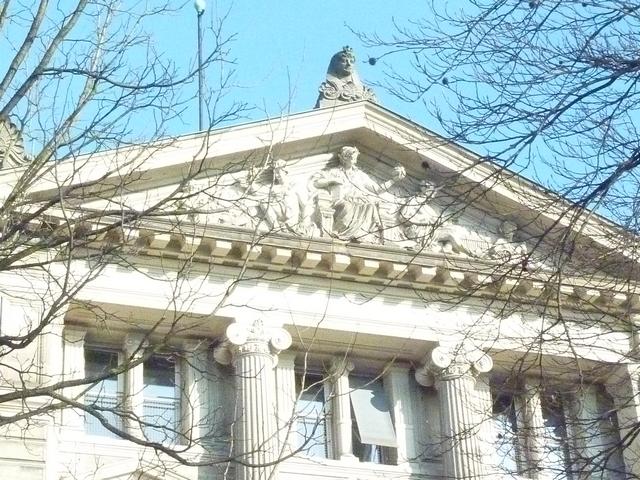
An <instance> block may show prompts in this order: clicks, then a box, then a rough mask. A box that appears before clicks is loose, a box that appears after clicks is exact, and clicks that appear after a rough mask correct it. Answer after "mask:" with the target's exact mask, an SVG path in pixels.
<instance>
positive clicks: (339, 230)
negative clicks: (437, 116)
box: [0, 102, 622, 267]
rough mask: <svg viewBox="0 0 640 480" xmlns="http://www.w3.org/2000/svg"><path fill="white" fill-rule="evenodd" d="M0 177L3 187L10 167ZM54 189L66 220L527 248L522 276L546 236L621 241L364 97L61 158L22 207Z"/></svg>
mask: <svg viewBox="0 0 640 480" xmlns="http://www.w3.org/2000/svg"><path fill="white" fill-rule="evenodd" d="M343 147H356V148H357V149H358V150H359V157H358V162H357V166H355V167H353V168H351V167H349V168H345V167H344V165H342V164H341V155H340V152H341V149H342V148H343ZM78 164H81V165H83V168H82V169H77V165H78ZM2 173H3V174H4V175H5V177H7V179H6V181H5V182H4V185H5V186H7V185H10V184H11V179H10V177H11V176H12V175H13V176H14V177H15V176H16V175H18V174H19V169H17V170H13V171H11V170H9V171H3V172H2ZM61 184H62V185H73V184H75V185H83V187H82V188H81V189H80V191H81V192H82V194H81V195H80V194H79V193H76V194H75V195H73V196H70V198H72V197H73V198H77V200H73V199H71V200H70V202H72V203H74V204H75V206H77V207H79V210H78V211H79V212H81V211H83V210H84V211H95V212H100V211H105V210H111V209H113V210H114V211H117V210H118V208H122V207H124V208H125V209H128V210H130V211H132V212H147V211H153V212H160V213H161V215H156V216H154V218H155V219H157V220H158V222H160V223H162V222H165V223H167V222H168V224H169V226H168V227H167V228H168V229H171V230H175V228H176V226H179V227H180V228H183V227H185V226H187V225H190V226H192V227H195V228H198V229H199V231H203V232H207V231H211V230H212V229H221V228H222V229H228V230H234V229H236V230H238V231H245V232H256V233H258V234H259V235H260V236H261V237H262V238H264V237H266V236H268V235H277V236H284V237H287V236H289V237H294V238H304V239H319V240H331V241H337V242H343V243H345V244H360V245H368V246H374V247H380V248H385V249H386V248H391V249H402V250H406V251H410V252H418V253H434V254H444V255H448V256H458V257H462V258H477V259H486V260H494V261H505V260H506V261H508V262H509V263H512V264H515V263H518V262H520V261H522V259H523V258H524V256H526V255H527V252H530V251H531V250H532V247H533V246H534V245H533V244H534V243H535V244H536V245H535V246H536V248H537V252H536V253H535V255H534V256H537V258H528V259H527V262H529V264H530V265H529V267H531V265H533V264H534V263H535V264H537V265H538V266H539V267H544V264H545V261H546V260H545V257H550V256H553V255H556V256H557V255H558V253H557V252H554V253H548V252H546V251H545V250H544V248H543V247H544V245H540V243H541V242H539V241H538V239H539V238H541V234H542V233H545V234H549V229H552V228H555V229H562V228H564V229H574V230H575V231H576V235H579V236H580V237H581V238H584V239H586V241H587V243H589V244H590V245H592V246H595V247H597V248H603V249H608V250H609V251H613V250H615V249H616V248H617V246H616V245H615V243H612V242H613V241H614V240H613V239H615V238H619V237H620V236H619V235H618V232H619V229H617V228H616V227H615V226H614V225H612V224H610V223H609V222H606V221H605V220H603V219H600V218H598V217H595V216H590V217H589V221H588V222H583V221H580V222H572V221H571V219H570V218H567V216H566V215H565V213H566V210H567V208H568V205H566V204H563V203H562V202H563V201H562V199H560V198H558V197H556V196H554V195H552V194H550V193H549V192H546V191H544V190H543V189H541V188H540V187H538V186H536V185H535V184H533V183H531V182H528V181H527V180H525V179H523V178H521V177H519V176H517V175H515V174H511V173H509V172H505V171H503V170H501V169H500V168H498V167H497V166H495V165H493V164H491V163H489V162H486V161H484V160H483V159H482V158H480V157H478V156H477V155H474V154H473V153H471V152H469V151H467V150H465V149H463V148H461V147H459V146H457V145H454V144H451V143H449V142H447V141H445V140H443V139H442V138H440V137H438V136H437V135H435V134H433V133H432V132H429V131H427V130H425V129H423V128H421V127H419V126H417V125H415V124H413V123H411V122H409V121H407V120H406V119H403V118H402V117H399V116H398V115H395V114H393V113H391V112H389V111H387V110H385V109H383V108H381V107H379V106H377V105H374V104H371V103H369V102H358V103H352V104H347V105H343V106H340V107H335V108H325V109H319V110H314V111H311V112H305V113H301V114H296V115H291V116H289V117H286V118H283V119H278V120H270V121H263V122H255V123H251V124H247V125H240V126H236V127H229V128H225V129H220V130H216V131H212V132H209V133H207V134H197V135H191V136H187V137H181V138H178V139H173V140H166V141H164V142H158V143H156V144H149V145H140V146H137V147H132V148H130V149H127V150H118V151H113V152H101V153H97V154H94V155H91V156H87V157H85V158H81V159H79V160H78V159H75V160H74V161H70V162H62V163H60V164H59V165H57V166H56V169H55V170H52V172H51V175H50V176H49V177H46V178H43V179H42V180H41V181H40V182H38V184H37V185H36V186H35V187H34V189H33V194H32V195H33V198H34V199H36V200H38V199H46V198H47V195H55V194H57V192H58V191H59V190H58V189H59V186H60V185H61ZM0 193H1V191H0ZM5 195H6V193H5ZM549 238H552V235H549ZM542 243H544V242H542ZM618 251H620V252H621V251H622V249H620V248H618ZM531 260H533V261H531Z"/></svg>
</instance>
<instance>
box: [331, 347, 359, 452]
mask: <svg viewBox="0 0 640 480" xmlns="http://www.w3.org/2000/svg"><path fill="white" fill-rule="evenodd" d="M353 368H354V366H353V363H351V362H350V361H348V360H346V359H344V358H339V359H336V360H334V362H333V365H332V367H331V372H330V373H331V378H332V385H333V392H332V393H333V395H332V399H331V401H332V404H331V407H332V408H331V411H332V412H333V415H334V432H333V438H334V439H335V447H334V449H335V450H334V454H335V457H336V458H337V459H338V460H350V461H357V458H356V456H355V455H354V454H353V439H352V430H351V428H352V425H351V400H350V398H349V391H350V386H349V374H350V373H351V372H352V371H353Z"/></svg>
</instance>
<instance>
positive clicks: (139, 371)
mask: <svg viewBox="0 0 640 480" xmlns="http://www.w3.org/2000/svg"><path fill="white" fill-rule="evenodd" d="M146 347H147V342H146V340H145V336H144V335H143V334H137V333H131V334H129V335H127V336H126V337H125V339H124V344H123V352H124V355H125V358H124V362H125V363H127V364H132V363H135V362H138V361H139V360H140V359H141V358H142V356H143V355H144V350H145V348H146ZM143 390H144V365H143V364H142V362H140V363H138V364H136V365H134V366H132V367H130V368H129V369H128V370H127V371H126V373H125V374H124V399H123V404H124V406H125V411H126V412H127V415H126V418H125V424H124V429H125V431H126V432H127V433H129V434H131V435H134V436H136V437H138V438H144V437H143V434H142V428H141V426H140V420H142V417H143V416H144V392H143Z"/></svg>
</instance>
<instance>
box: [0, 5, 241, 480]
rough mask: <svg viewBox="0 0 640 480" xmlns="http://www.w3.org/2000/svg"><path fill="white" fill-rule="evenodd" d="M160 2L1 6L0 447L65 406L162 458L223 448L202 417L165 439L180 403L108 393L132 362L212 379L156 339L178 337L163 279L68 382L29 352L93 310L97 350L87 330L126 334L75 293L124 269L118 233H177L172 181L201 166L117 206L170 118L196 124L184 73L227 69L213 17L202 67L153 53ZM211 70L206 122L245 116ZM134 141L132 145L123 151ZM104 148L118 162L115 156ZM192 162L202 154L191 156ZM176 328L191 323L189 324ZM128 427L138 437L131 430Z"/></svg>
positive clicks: (165, 143) (175, 288) (177, 196)
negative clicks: (148, 406)
mask: <svg viewBox="0 0 640 480" xmlns="http://www.w3.org/2000/svg"><path fill="white" fill-rule="evenodd" d="M176 8H182V6H181V7H174V6H173V2H168V1H167V2H134V4H127V3H126V2H125V4H123V3H122V2H118V1H110V0H105V1H87V0H78V1H73V2H67V1H54V2H50V1H46V0H43V1H39V2H21V1H7V2H3V3H2V6H0V32H2V40H0V50H2V52H3V53H2V55H1V56H2V60H1V61H0V167H1V168H3V170H2V173H1V174H0V175H1V176H2V177H3V179H2V187H1V188H0V189H1V190H2V194H1V195H0V196H1V205H0V219H1V221H0V223H1V232H0V251H1V253H0V263H1V266H0V272H1V273H0V275H1V276H2V277H3V285H4V287H6V288H2V297H3V299H4V300H3V301H4V304H3V307H2V308H3V315H2V320H1V325H0V372H1V373H0V377H1V380H0V382H1V383H2V387H1V388H0V426H1V427H2V432H3V433H2V437H3V438H4V439H5V440H7V441H10V439H16V438H17V439H20V438H24V437H25V435H26V433H25V432H27V431H29V430H28V429H29V428H31V427H33V426H36V425H39V424H40V423H39V422H41V421H42V419H43V418H49V419H51V421H52V422H53V424H54V425H58V424H59V422H60V420H61V416H64V415H69V413H68V412H71V411H72V409H74V411H75V412H76V413H75V414H74V415H79V416H80V417H79V418H82V417H83V418H84V419H85V421H86V422H88V423H90V424H91V425H93V428H96V429H101V430H102V431H103V432H105V434H108V435H112V436H115V437H120V438H124V439H126V440H129V441H130V442H132V444H138V445H141V446H148V447H151V449H152V450H153V449H156V451H158V452H161V453H163V454H164V455H165V457H166V458H168V459H172V460H173V461H176V462H182V463H189V462H190V461H192V460H189V452H190V451H191V450H190V449H192V448H193V447H194V446H200V445H201V444H202V443H203V442H204V441H205V440H204V439H205V438H206V439H208V441H211V442H214V441H215V438H214V437H216V435H218V436H220V438H225V439H226V438H227V436H226V434H224V435H223V434H222V433H221V432H222V430H223V427H222V420H220V419H219V418H215V419H211V418H208V419H206V425H207V428H208V430H206V431H205V427H204V425H200V424H199V423H198V424H190V427H189V428H188V429H183V430H180V431H178V429H177V427H176V425H175V423H174V422H173V420H170V419H169V417H168V416H172V418H173V417H176V416H177V417H180V416H182V417H184V416H185V415H186V416H189V415H190V413H189V411H190V409H189V405H184V404H183V410H184V411H183V412H182V413H181V412H177V413H176V412H173V411H172V410H171V409H175V405H173V406H172V405H169V406H167V405H164V406H163V405H159V406H156V410H155V412H151V413H144V415H140V414H138V413H135V408H133V406H132V405H131V404H130V403H127V400H126V399H123V397H122V396H121V395H120V393H121V390H122V386H121V385H120V386H117V387H114V388H115V389H114V390H110V388H111V387H112V386H113V384H114V382H115V383H117V382H121V380H117V379H119V378H120V379H122V378H123V376H124V374H125V373H126V372H128V371H131V370H132V369H133V368H134V367H136V366H138V365H141V364H148V365H150V366H152V365H153V364H155V365H156V367H158V369H159V370H158V369H157V370H158V371H159V372H161V373H163V372H164V373H166V372H176V367H175V364H177V363H182V364H184V365H191V368H190V371H191V372H192V375H197V376H199V377H200V379H201V383H206V382H207V381H209V380H210V379H211V378H212V376H214V373H212V372H210V371H209V370H207V369H206V368H205V367H203V365H206V362H205V363H202V362H201V363H198V364H197V365H196V364H195V363H193V362H194V360H193V358H195V357H194V351H195V350H197V349H199V348H201V347H202V345H198V344H197V343H193V342H192V343H191V344H189V345H190V347H186V346H185V345H180V346H178V345H176V343H175V342H172V338H174V336H175V335H176V334H178V333H183V332H184V330H185V329H186V328H187V327H186V325H185V323H186V320H185V319H184V318H183V317H182V316H181V315H180V314H178V313H177V311H176V308H175V299H176V298H177V297H178V296H179V290H180V288H181V283H180V278H181V277H180V275H179V274H178V275H174V276H173V278H172V280H166V283H167V289H168V291H169V292H170V294H169V295H168V296H167V298H166V299H165V300H166V302H165V303H166V304H165V305H164V307H165V309H166V317H165V318H163V320H162V321H161V322H158V323H156V324H153V325H149V326H148V327H149V328H147V329H146V330H145V331H146V333H145V334H144V335H141V336H139V337H136V338H134V339H133V340H131V341H132V342H133V343H130V345H129V349H128V350H127V351H126V352H124V353H122V354H121V355H120V356H117V355H115V356H114V355H113V352H112V351H110V350H109V349H104V348H102V349H96V350H94V351H93V353H92V355H93V357H95V358H93V357H92V358H93V360H92V359H91V358H89V357H87V366H88V368H87V371H86V374H85V372H76V373H75V374H73V373H71V370H72V369H73V366H72V365H68V364H67V365H64V364H63V363H62V359H61V358H55V357H50V356H45V358H42V355H41V352H43V351H46V350H47V349H48V347H49V346H51V345H59V346H62V343H61V342H62V341H63V336H65V335H67V333H68V332H67V333H64V330H63V325H62V322H63V317H64V316H66V315H69V313H70V312H73V311H78V312H80V311H83V312H85V313H87V314H90V315H91V316H93V320H94V322H93V335H94V341H95V342H98V344H99V342H100V335H99V331H100V330H101V329H112V328H115V329H116V330H118V329H119V328H121V327H122V326H123V325H125V324H128V325H129V326H130V327H132V326H135V321H133V324H132V320H131V318H128V317H129V315H128V314H123V315H122V316H121V317H118V315H117V313H114V312H105V311H102V310H101V309H100V308H98V307H97V306H96V305H92V304H91V302H90V301H88V299H87V298H86V297H85V298H84V299H82V298H81V296H80V295H79V294H80V292H82V291H86V289H88V288H90V286H91V284H92V282H94V281H95V280H96V279H97V278H100V276H101V275H103V274H104V271H105V269H107V268H110V267H115V266H117V265H120V266H121V267H124V268H130V269H131V270H132V271H133V270H136V269H138V270H139V265H136V264H135V262H132V261H131V257H130V255H131V250H130V249H129V250H126V249H125V248H124V244H125V243H126V239H127V237H128V231H129V229H131V228H134V227H140V226H141V225H142V223H149V222H151V223H153V222H156V223H158V224H162V225H163V226H164V228H167V229H171V228H173V229H174V230H175V231H179V230H180V224H181V220H180V219H181V218H185V217H186V216H187V215H188V214H194V212H193V211H191V210H188V209H187V208H186V207H185V206H184V205H185V202H188V200H189V198H190V197H192V196H193V195H195V194H196V193H203V192H194V191H193V190H189V189H188V188H187V187H186V186H187V184H188V183H189V182H190V181H191V180H192V179H193V178H195V177H196V176H198V175H201V174H202V164H201V163H199V162H198V161H194V162H193V164H192V168H191V170H189V171H187V172H183V175H182V177H181V178H180V179H179V181H178V182H177V184H175V185H173V187H172V188H168V189H166V191H164V192H163V194H162V195H160V196H158V197H157V198H154V199H151V200H149V201H146V202H143V204H141V203H140V202H129V201H127V200H126V198H125V197H126V195H127V194H129V193H132V192H135V191H136V189H138V188H140V187H139V183H140V182H141V181H144V179H143V178H142V177H141V175H140V173H139V172H140V171H141V169H142V167H143V165H144V164H145V161H147V160H148V159H149V158H151V157H153V156H154V155H155V154H156V153H157V152H158V151H159V150H161V149H163V148H169V147H170V146H171V145H172V144H173V141H174V137H172V136H171V135H170V134H171V133H172V130H173V129H175V122H176V121H180V119H181V118H184V116H185V115H190V116H192V117H193V118H197V115H196V113H195V108H194V105H196V103H195V101H194V98H193V97H194V96H193V94H190V93H189V92H191V91H194V90H195V89H194V88H193V85H194V84H195V80H197V76H198V73H199V69H200V68H202V69H206V68H218V66H219V65H221V64H222V63H230V62H231V61H232V59H231V58H230V57H229V42H230V38H231V37H230V36H227V35H225V33H224V32H223V31H222V23H221V21H220V19H215V21H214V22H212V25H211V26H210V27H209V28H207V30H206V36H205V39H206V41H205V51H204V61H203V64H202V65H200V66H198V65H197V64H196V62H195V60H191V61H188V60H187V61H186V62H185V61H183V60H184V59H180V62H178V61H177V60H176V59H173V58H169V57H167V56H166V55H165V54H164V53H163V52H161V51H159V50H158V49H157V35H158V32H157V31H155V30H154V29H153V27H154V25H153V23H154V22H156V21H158V20H162V21H166V19H167V18H170V17H171V16H173V15H175V14H176V13H177V11H176ZM193 21H194V24H195V14H194V20H193ZM194 27H195V26H194ZM193 30H194V32H195V28H193ZM194 43H195V33H194ZM194 57H195V54H194ZM225 71H227V72H230V73H229V74H228V75H226V76H222V77H219V78H218V80H219V84H217V85H213V84H210V91H209V92H204V93H205V94H206V95H207V102H206V105H207V106H208V110H209V115H208V120H209V123H208V125H206V127H207V128H209V127H211V126H214V125H217V124H219V123H221V122H225V121H229V120H234V119H237V118H239V116H240V115H241V114H242V112H243V110H244V108H245V107H244V105H243V104H241V103H236V102H230V101H227V100H226V99H225V95H226V93H227V91H228V89H229V87H230V85H231V83H232V72H231V70H230V69H229V68H225ZM172 122H173V123H172ZM202 138H203V139H205V138H206V132H205V133H203V134H202ZM141 142H144V145H145V148H138V147H136V145H140V144H141ZM202 145H206V141H203V142H202ZM202 148H205V147H202ZM105 151H109V153H104V152H105ZM114 152H118V153H117V155H118V156H120V158H119V159H118V160H116V161H114V158H113V155H116V153H114ZM195 156H198V157H199V158H200V157H202V156H203V152H202V151H201V150H199V149H198V148H196V152H194V157H195ZM62 165H64V166H62ZM63 171H64V172H63ZM203 194H206V193H203ZM141 205H142V207H141ZM96 245H98V246H96ZM141 247H142V245H141ZM177 263H178V264H179V265H178V266H177V267H176V269H177V270H178V271H180V269H182V271H184V269H188V268H189V267H188V266H189V261H188V259H186V260H183V261H179V262H177ZM71 315H72V316H73V314H71ZM189 322H190V323H189V325H190V328H194V324H197V323H198V320H197V319H193V318H192V319H190V321H189ZM118 324H119V326H118ZM67 340H69V339H67ZM178 347H180V348H178ZM205 350H206V349H205ZM92 361H93V364H92V363H91V362H92ZM154 362H155V363H154ZM91 365H93V367H92V366H91ZM152 370H153V369H152V368H151V369H150V371H152ZM176 378H177V377H176ZM176 378H157V379H155V380H156V381H157V382H159V383H158V385H161V386H163V387H164V388H165V389H166V388H179V389H181V388H183V387H182V386H181V384H180V383H179V382H178V381H177V380H176ZM163 409H164V410H163ZM169 411H171V412H170V413H167V412H169ZM218 414H219V412H217V413H216V415H218ZM220 418H222V417H220ZM201 421H202V422H205V420H201ZM186 424H187V423H186V421H185V422H183V425H186ZM133 427H135V428H136V429H137V432H138V434H135V433H134V434H132V433H131V432H132V431H134V430H135V429H134V428H133ZM201 427H202V428H201ZM196 430H197V432H198V433H195V432H196ZM177 437H180V438H181V439H182V440H184V439H186V440H184V441H183V442H182V444H184V445H186V446H185V447H183V448H181V449H177V448H172V447H170V446H167V441H166V440H167V439H174V440H175V439H176V438H177ZM225 441H226V440H225ZM174 443H175V442H174ZM226 451H227V452H229V449H228V448H227V450H226ZM225 458H226V460H227V461H228V459H229V455H226V457H225ZM200 463H202V464H207V465H208V464H216V463H220V459H215V460H209V459H207V460H202V461H200ZM158 468H160V467H158ZM8 475H9V476H11V473H8ZM16 475H17V474H16ZM69 475H71V476H73V475H74V472H69Z"/></svg>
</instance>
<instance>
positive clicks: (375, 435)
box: [349, 377, 397, 464]
mask: <svg viewBox="0 0 640 480" xmlns="http://www.w3.org/2000/svg"><path fill="white" fill-rule="evenodd" d="M349 384H350V387H351V391H350V394H349V396H350V399H351V412H352V432H353V434H352V443H353V454H354V455H355V456H356V457H358V458H359V459H360V461H361V462H373V463H383V464H395V447H397V440H396V434H395V430H394V427H393V420H392V418H391V411H390V409H389V401H388V399H387V395H386V393H385V391H384V385H383V383H382V380H381V379H373V378H367V377H351V378H350V379H349Z"/></svg>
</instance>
